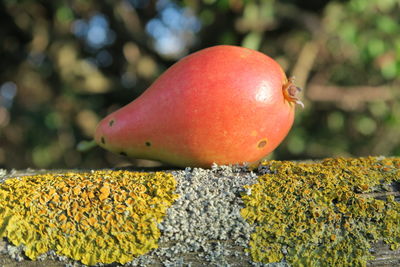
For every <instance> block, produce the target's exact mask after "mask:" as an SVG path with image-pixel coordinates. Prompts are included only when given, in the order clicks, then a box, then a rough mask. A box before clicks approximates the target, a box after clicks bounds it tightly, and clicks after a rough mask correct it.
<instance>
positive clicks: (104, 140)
mask: <svg viewBox="0 0 400 267" xmlns="http://www.w3.org/2000/svg"><path fill="white" fill-rule="evenodd" d="M100 141H101V143H102V144H103V145H105V144H106V139H104V137H103V136H102V137H101V139H100Z"/></svg>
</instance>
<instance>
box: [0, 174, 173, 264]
mask: <svg viewBox="0 0 400 267" xmlns="http://www.w3.org/2000/svg"><path fill="white" fill-rule="evenodd" d="M175 189H176V181H175V180H174V178H173V176H172V175H171V174H166V173H161V172H157V173H137V172H128V171H94V172H89V173H59V174H43V175H34V176H25V177H22V178H20V179H18V178H12V179H7V180H6V181H5V182H4V183H3V184H0V238H1V237H6V238H7V239H8V240H9V241H10V242H11V243H12V244H14V245H16V246H19V245H23V246H24V250H25V254H26V256H28V257H29V258H31V259H36V258H37V256H39V255H41V254H43V253H46V252H47V251H49V250H54V251H55V252H56V253H57V254H59V255H65V256H68V257H70V258H72V259H75V260H79V261H81V262H82V263H84V264H88V265H93V264H96V263H112V262H119V263H122V264H123V263H126V262H128V261H131V260H132V259H133V258H134V257H136V256H138V255H142V254H144V253H146V252H148V251H150V250H151V249H154V248H157V241H158V238H159V237H160V231H159V229H158V228H157V223H159V222H161V220H162V218H163V216H164V215H165V213H166V209H167V208H168V207H169V206H170V205H171V204H172V203H173V201H174V200H175V199H176V198H177V195H176V194H174V191H175Z"/></svg>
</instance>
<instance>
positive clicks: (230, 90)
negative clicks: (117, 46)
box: [95, 45, 301, 167]
mask: <svg viewBox="0 0 400 267" xmlns="http://www.w3.org/2000/svg"><path fill="white" fill-rule="evenodd" d="M298 90H299V88H297V87H296V86H294V85H293V80H292V79H287V78H286V75H285V73H284V72H283V70H282V68H281V67H280V66H279V64H278V63H277V62H276V61H274V60H273V59H272V58H270V57H268V56H266V55H265V54H262V53H260V52H257V51H254V50H251V49H247V48H242V47H237V46H228V45H221V46H214V47H210V48H206V49H203V50H200V51H198V52H196V53H193V54H191V55H189V56H186V57H184V58H183V59H181V60H180V61H178V62H177V63H175V64H174V65H172V66H171V67H170V68H169V69H168V70H167V71H165V72H164V73H163V74H162V75H161V76H160V77H159V78H158V79H157V80H156V81H155V82H154V83H153V84H152V85H151V86H150V87H149V88H148V89H147V90H146V91H145V92H144V93H143V94H142V95H141V96H140V97H138V98H137V99H135V100H134V101H132V102H131V103H129V104H128V105H126V106H124V107H122V108H121V109H119V110H117V111H115V112H113V113H112V114H110V115H108V116H107V117H105V118H104V119H103V120H102V121H101V122H100V123H99V125H98V126H97V129H96V133H95V141H96V142H97V143H98V144H99V145H100V146H102V147H103V148H105V149H107V150H110V151H112V152H115V153H119V154H121V155H127V156H130V157H133V158H142V159H153V160H159V161H162V162H165V163H169V164H172V165H176V166H201V167H209V166H210V165H212V164H213V163H214V162H215V163H217V164H242V163H250V162H255V161H257V160H260V159H261V158H263V157H265V156H266V155H268V154H269V153H270V152H271V151H273V150H274V149H275V148H276V147H277V146H278V145H279V144H280V143H281V142H282V140H283V139H284V138H285V137H286V135H287V134H288V132H289V130H290V128H291V126H292V124H293V119H294V109H295V104H294V103H300V104H301V102H299V101H298V100H297V98H296V94H297V91H298Z"/></svg>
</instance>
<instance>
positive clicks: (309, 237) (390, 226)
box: [241, 157, 400, 266]
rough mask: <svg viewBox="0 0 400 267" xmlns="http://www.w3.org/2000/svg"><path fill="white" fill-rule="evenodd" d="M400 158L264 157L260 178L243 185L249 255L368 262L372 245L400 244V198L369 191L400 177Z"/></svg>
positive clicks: (308, 262) (315, 262)
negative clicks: (292, 159)
mask: <svg viewBox="0 0 400 267" xmlns="http://www.w3.org/2000/svg"><path fill="white" fill-rule="evenodd" d="M399 163H400V159H398V158H395V159H393V158H386V159H385V158H374V157H369V158H359V159H343V158H338V159H326V160H324V161H322V162H317V163H293V162H285V161H283V162H278V161H266V162H263V163H261V165H260V167H261V169H263V170H264V172H265V174H264V175H262V176H260V177H259V179H258V183H256V184H253V185H249V186H246V187H247V188H248V189H249V191H251V194H249V195H248V194H243V196H242V199H243V201H244V204H245V208H243V209H242V210H241V214H242V216H243V217H244V218H245V219H246V220H247V222H249V223H250V224H255V225H256V228H255V232H254V233H253V234H252V236H251V241H250V248H249V250H248V251H249V252H250V253H251V256H252V258H253V260H254V261H257V262H264V263H269V262H277V261H281V260H282V259H283V257H284V254H286V255H285V259H286V260H287V261H288V263H289V264H290V265H291V266H366V263H367V261H368V260H369V259H371V258H372V256H371V254H370V252H369V248H370V246H371V245H370V244H371V243H374V242H376V241H378V240H383V241H385V242H386V243H388V244H389V245H390V246H391V248H392V249H397V248H399V247H400V203H399V202H396V201H395V199H394V196H393V195H390V194H387V195H385V194H381V196H382V195H383V199H376V198H374V197H368V195H372V194H373V193H374V192H382V191H383V192H384V191H385V190H387V188H388V185H389V184H391V183H395V182H400V169H399Z"/></svg>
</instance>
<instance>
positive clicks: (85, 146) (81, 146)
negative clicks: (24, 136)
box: [76, 140, 97, 152]
mask: <svg viewBox="0 0 400 267" xmlns="http://www.w3.org/2000/svg"><path fill="white" fill-rule="evenodd" d="M95 146H97V143H96V141H95V140H90V141H86V140H83V141H80V142H79V143H78V145H77V146H76V150H78V151H79V152H88V151H89V150H91V149H93V148H94V147H95Z"/></svg>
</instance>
